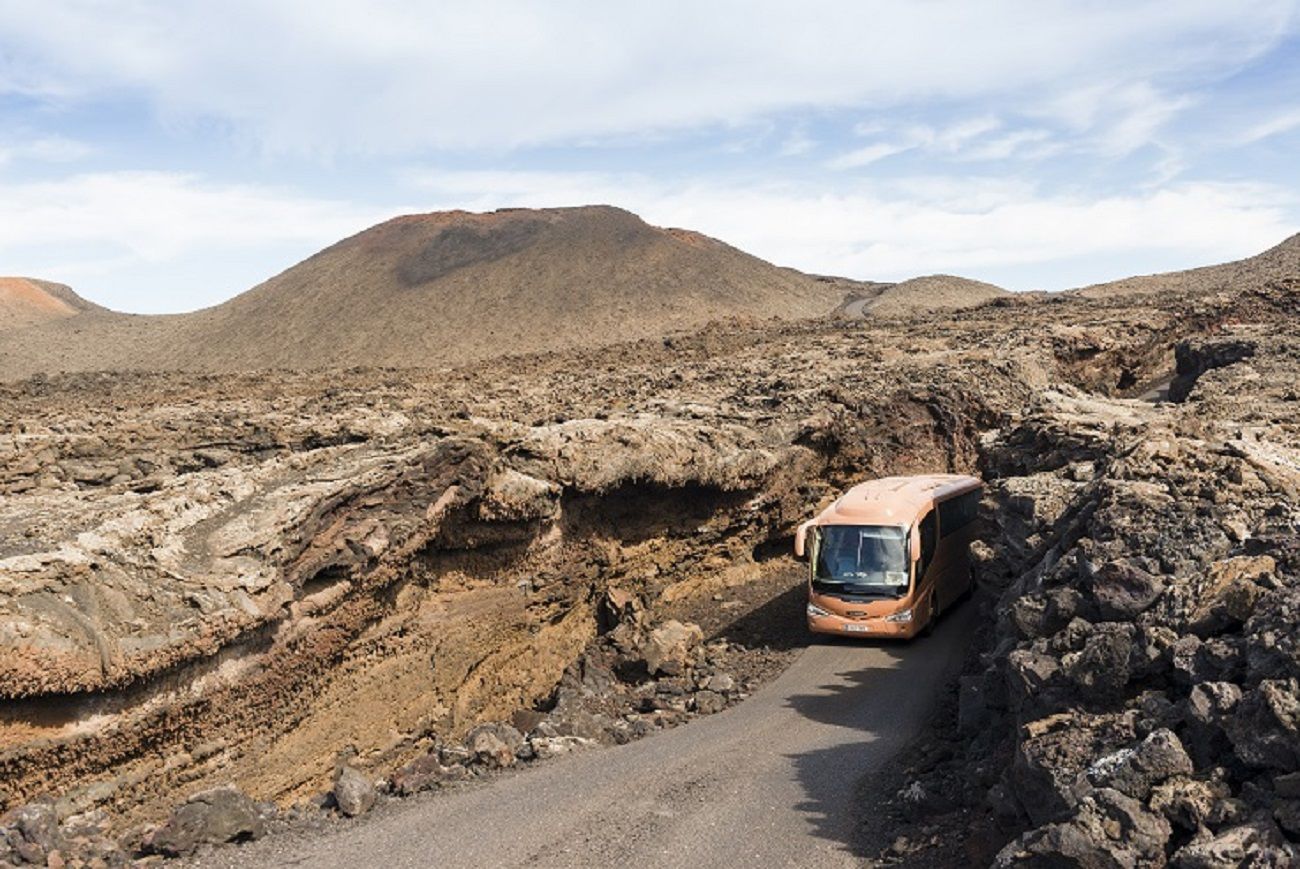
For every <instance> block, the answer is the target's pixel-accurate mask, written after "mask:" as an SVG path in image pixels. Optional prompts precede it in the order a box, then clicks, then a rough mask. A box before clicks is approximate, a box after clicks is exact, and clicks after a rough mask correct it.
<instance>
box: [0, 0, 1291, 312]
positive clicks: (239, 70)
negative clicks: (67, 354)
mask: <svg viewBox="0 0 1300 869" xmlns="http://www.w3.org/2000/svg"><path fill="white" fill-rule="evenodd" d="M1298 6H1300V0H1295V2H1292V0H1237V2H1233V3H1224V2H1221V0H1213V2H1204V0H1170V2H1149V0H1132V2H1125V3H1118V2H1098V0H1092V2H1063V0H1036V2H1007V0H979V2H970V0H968V2H940V0H908V2H896V0H872V2H862V0H858V2H830V0H821V2H819V0H803V2H799V3H792V2H789V0H786V2H782V3H774V2H767V0H713V2H699V0H695V2H676V0H656V2H654V3H629V2H617V0H615V2H604V3H597V2H588V0H583V2H572V0H551V2H547V3H537V2H526V0H477V2H464V3H444V2H429V0H425V2H405V0H370V2H365V3H362V2H353V3H347V2H338V0H311V2H306V0H304V2H296V0H278V2H270V0H258V2H252V0H226V2H223V3H219V4H217V3H210V2H189V0H170V2H147V0H115V2H106V0H44V2H39V3H37V2H31V0H0V274H10V275H27V276H32V277H40V278H45V279H49V280H55V281H60V282H63V283H67V284H69V285H71V286H72V287H73V288H74V289H76V290H77V291H78V292H80V293H81V294H82V295H83V296H85V297H87V298H89V299H91V300H93V301H95V302H98V303H100V304H104V305H107V306H109V307H112V308H115V309H118V310H125V311H132V312H140V313H162V312H178V311H186V310H194V309H197V308H200V307H205V306H208V305H212V304H216V303H219V302H221V301H223V300H225V299H227V298H230V297H231V296H234V295H236V294H238V293H240V292H242V291H244V290H246V289H248V288H250V287H252V286H253V285H255V284H257V283H258V282H260V281H262V280H265V279H266V278H268V277H271V276H272V275H274V274H277V273H278V272H280V271H283V270H284V269H286V268H288V267H290V266H292V265H293V264H294V263H296V262H298V261H300V260H302V259H303V258H305V257H307V256H309V255H311V254H312V253H314V252H316V251H317V250H319V249H321V248H323V247H325V246H327V245H329V244H331V243H333V242H335V241H337V240H339V239H341V238H344V237H346V236H348V235H351V234H353V233H356V232H359V231H361V230H363V229H365V228H366V227H368V226H371V225H373V224H375V223H378V222H380V221H382V220H385V219H387V218H389V217H393V216H396V215H398V214H405V213H412V212H425V211H438V210H445V209H453V208H463V209H468V210H472V211H483V210H490V209H494V208H499V207H507V206H509V207H516V206H536V207H551V206H566V205H582V204H590V203H608V204H612V205H618V206H621V207H623V208H627V209H629V210H631V211H634V212H636V213H638V214H640V215H641V216H642V217H644V218H645V219H646V220H647V221H649V222H650V223H653V224H656V225H660V226H681V227H687V228H690V229H695V230H699V231H701V232H705V233H707V234H709V235H713V236H715V237H718V238H721V239H723V240H724V241H727V242H728V243H730V244H733V245H735V246H737V247H739V248H742V249H744V250H746V251H748V252H750V253H753V254H755V255H758V256H761V257H763V258H764V259H767V260H770V261H772V262H775V263H778V264H780V265H788V266H793V267H795V268H799V269H802V270H804V271H809V272H814V273H819V274H835V275H843V276H848V277H853V278H860V279H867V280H891V281H892V280H902V279H905V278H907V277H911V276H915V275H921V274H931V273H941V272H942V273H956V274H962V275H966V276H969V277H974V278H978V279H981V280H985V281H990V282H992V283H996V284H999V285H1001V286H1005V287H1007V288H1009V289H1015V290H1028V289H1064V288H1068V287H1071V286H1080V285H1084V284H1088V283H1093V282H1097V281H1103V280H1109V279H1112V278H1118V277H1123V276H1126V275H1130V274H1142V273H1151V272H1157V271H1165V270H1170V269H1177V268H1185V267H1190V266H1195V265H1204V264H1208V263H1214V262H1222V261H1225V260H1230V259H1236V258H1240V257H1244V256H1249V255H1252V254H1254V253H1258V252H1260V251H1262V250H1264V249H1265V248H1267V247H1270V246H1272V245H1274V244H1276V243H1278V242H1280V241H1282V240H1283V239H1284V238H1286V237H1288V236H1290V235H1292V234H1294V233H1296V232H1298V231H1300V160H1297V159H1296V157H1297V154H1300V14H1298V9H1297V7H1298Z"/></svg>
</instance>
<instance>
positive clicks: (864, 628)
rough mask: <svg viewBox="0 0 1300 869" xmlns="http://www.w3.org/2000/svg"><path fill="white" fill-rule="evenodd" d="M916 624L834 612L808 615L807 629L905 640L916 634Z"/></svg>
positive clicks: (818, 632)
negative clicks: (839, 614)
mask: <svg viewBox="0 0 1300 869" xmlns="http://www.w3.org/2000/svg"><path fill="white" fill-rule="evenodd" d="M917 628H918V625H917V623H916V621H915V620H912V621H910V622H891V621H886V620H885V619H884V618H883V617H882V618H875V619H847V618H844V617H843V616H837V615H835V614H834V613H827V614H826V615H824V616H814V615H811V614H810V615H809V616H808V630H810V631H812V632H813V633H814V634H838V635H839V636H842V637H884V638H887V639H899V640H906V639H911V638H912V637H914V636H916V632H917Z"/></svg>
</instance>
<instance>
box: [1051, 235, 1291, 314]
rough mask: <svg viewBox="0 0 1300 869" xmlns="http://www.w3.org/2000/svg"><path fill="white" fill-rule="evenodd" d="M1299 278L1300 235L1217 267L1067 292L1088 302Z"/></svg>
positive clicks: (1188, 270)
mask: <svg viewBox="0 0 1300 869" xmlns="http://www.w3.org/2000/svg"><path fill="white" fill-rule="evenodd" d="M1297 275H1300V234H1297V235H1293V236H1291V237H1290V238H1288V239H1287V240H1286V241H1284V242H1282V243H1281V244H1279V245H1276V246H1275V247H1271V248H1269V249H1268V250H1266V251H1264V252H1263V253H1261V254H1257V255H1256V256H1252V257H1248V258H1246V259H1243V260H1236V261H1235V262H1229V263H1223V264H1222V265H1216V266H1202V267H1200V268H1194V269H1187V270H1185V271H1180V272H1165V273H1164V274H1155V275H1139V276H1137V277H1132V278H1124V279H1122V280H1118V281H1109V282H1107V283H1104V284H1092V285H1090V286H1087V287H1080V288H1078V289H1075V290H1069V291H1067V292H1069V293H1072V294H1076V295H1080V296H1084V297H1086V298H1090V299H1108V298H1114V297H1117V296H1135V295H1146V294H1149V293H1204V292H1214V291H1216V290H1224V289H1230V288H1232V287H1237V286H1260V285H1262V284H1265V283H1267V282H1268V281H1271V280H1275V279H1277V278H1283V277H1296V276H1297Z"/></svg>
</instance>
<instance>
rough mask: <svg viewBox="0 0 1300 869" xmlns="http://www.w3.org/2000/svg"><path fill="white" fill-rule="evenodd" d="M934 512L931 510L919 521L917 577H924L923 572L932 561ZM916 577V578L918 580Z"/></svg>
mask: <svg viewBox="0 0 1300 869" xmlns="http://www.w3.org/2000/svg"><path fill="white" fill-rule="evenodd" d="M934 526H935V511H934V510H931V511H930V512H929V513H926V514H925V518H924V519H922V520H921V572H920V574H919V577H923V576H925V572H926V571H927V570H928V569H929V568H930V562H931V561H932V560H934V547H935V539H934V538H935V531H936V530H937V529H936V528H935V527H934ZM919 577H918V578H919Z"/></svg>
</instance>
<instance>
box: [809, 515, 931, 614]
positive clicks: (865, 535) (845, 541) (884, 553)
mask: <svg viewBox="0 0 1300 869" xmlns="http://www.w3.org/2000/svg"><path fill="white" fill-rule="evenodd" d="M817 531H818V534H817V536H816V537H815V540H814V546H815V551H814V555H813V559H812V561H813V588H814V589H816V590H817V591H829V592H845V593H848V594H860V595H871V596H881V597H901V596H902V595H903V594H904V593H906V591H907V580H908V576H907V566H908V565H907V529H906V528H902V527H899V526H896V525H822V526H820V527H819V528H818V529H817Z"/></svg>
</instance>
